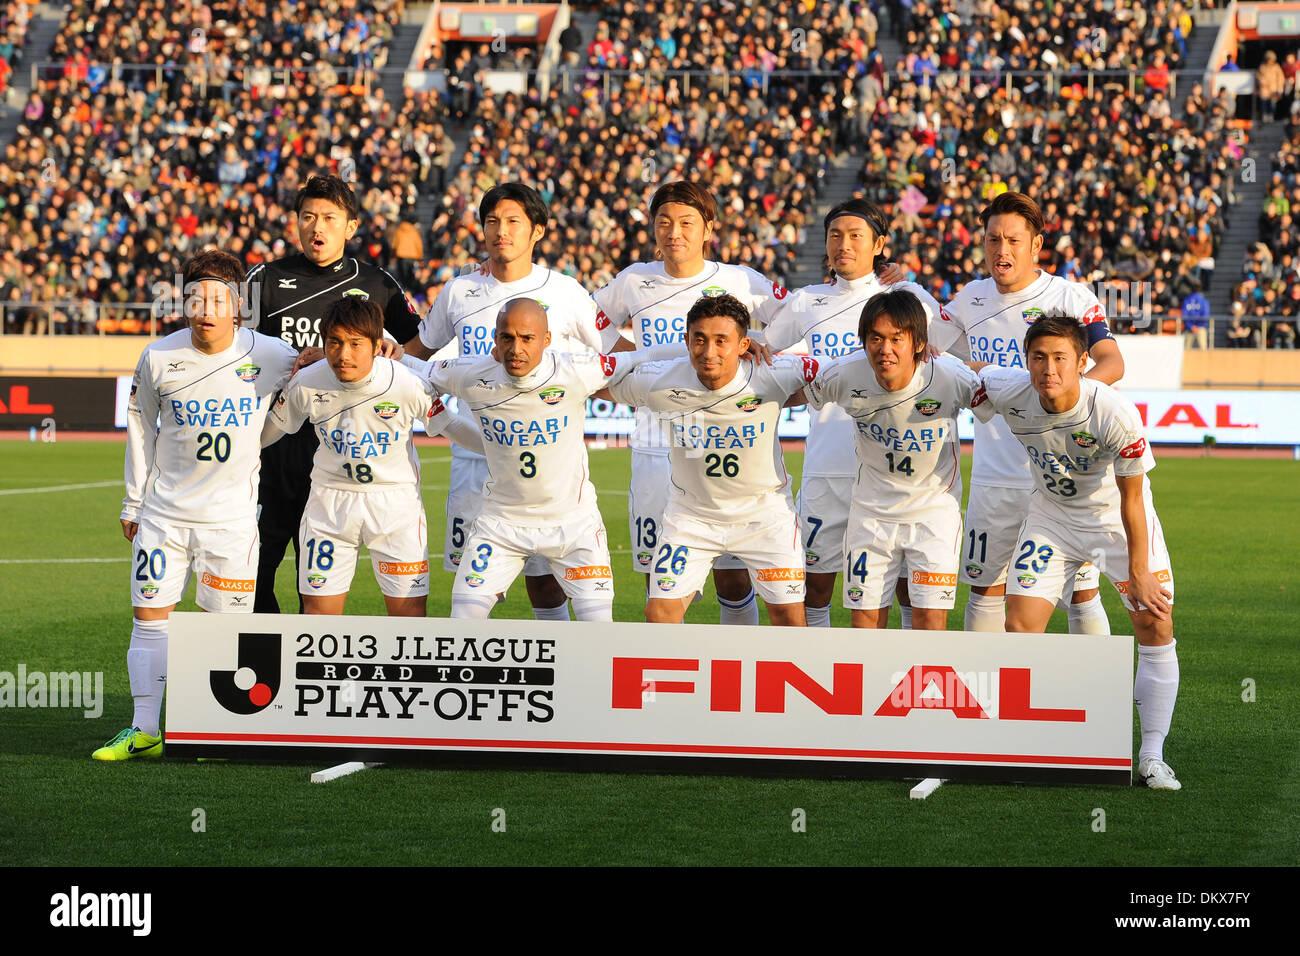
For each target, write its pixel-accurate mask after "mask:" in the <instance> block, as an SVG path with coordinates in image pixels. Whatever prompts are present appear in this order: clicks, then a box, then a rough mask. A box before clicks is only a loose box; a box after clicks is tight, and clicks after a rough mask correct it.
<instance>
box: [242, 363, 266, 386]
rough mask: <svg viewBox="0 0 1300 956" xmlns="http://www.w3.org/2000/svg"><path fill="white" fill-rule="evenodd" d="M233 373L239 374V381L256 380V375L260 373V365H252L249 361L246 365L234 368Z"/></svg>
mask: <svg viewBox="0 0 1300 956" xmlns="http://www.w3.org/2000/svg"><path fill="white" fill-rule="evenodd" d="M235 374H236V375H238V376H239V380H240V381H241V382H256V381H257V376H259V375H261V374H262V366H260V365H253V364H251V363H250V364H248V365H241V366H239V368H237V369H235Z"/></svg>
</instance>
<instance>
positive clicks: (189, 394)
mask: <svg viewBox="0 0 1300 956" xmlns="http://www.w3.org/2000/svg"><path fill="white" fill-rule="evenodd" d="M297 357H298V356H297V353H296V352H295V351H294V350H293V349H292V348H290V347H289V346H288V345H286V344H285V343H283V342H281V341H279V340H278V339H273V338H271V337H270V336H267V335H261V334H259V333H257V332H254V331H252V330H251V329H236V330H235V340H234V343H233V344H232V345H231V346H230V348H228V349H226V350H225V351H224V352H221V353H219V354H217V355H207V354H205V353H203V352H200V351H199V350H198V349H196V348H195V347H194V346H193V344H192V342H191V339H190V330H189V329H181V330H180V331H179V332H173V333H172V334H171V335H168V336H166V337H165V338H162V339H159V340H158V341H157V342H153V343H151V344H150V345H149V346H147V347H146V348H145V350H144V352H143V353H141V355H140V361H139V363H138V364H137V365H136V367H135V378H134V379H133V380H132V382H131V398H130V401H129V402H128V404H127V416H126V497H125V498H124V499H123V500H122V519H123V520H124V521H137V522H138V521H139V520H140V519H141V517H142V516H143V517H148V518H151V519H153V520H155V521H159V520H161V521H164V522H167V523H170V524H175V525H184V526H196V527H197V526H206V525H217V526H222V527H227V528H228V527H232V526H233V525H235V524H236V523H238V522H241V521H246V520H247V521H252V520H255V519H256V515H257V475H258V472H259V471H260V470H261V467H262V459H261V453H262V444H261V437H262V424H263V422H264V421H265V420H266V414H267V411H268V410H269V409H270V407H271V399H272V397H273V396H274V395H275V393H276V391H277V390H279V388H280V387H281V385H283V383H284V380H285V379H286V378H288V376H289V372H290V371H291V370H292V369H293V363H294V361H295V360H296V359H297ZM155 422H157V423H158V424H157V425H155Z"/></svg>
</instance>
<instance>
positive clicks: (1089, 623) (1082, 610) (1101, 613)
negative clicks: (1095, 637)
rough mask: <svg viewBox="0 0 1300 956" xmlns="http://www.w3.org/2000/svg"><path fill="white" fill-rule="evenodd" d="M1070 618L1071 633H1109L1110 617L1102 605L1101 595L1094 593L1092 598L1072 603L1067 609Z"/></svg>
mask: <svg viewBox="0 0 1300 956" xmlns="http://www.w3.org/2000/svg"><path fill="white" fill-rule="evenodd" d="M1066 616H1067V617H1068V618H1069V619H1070V633H1071V634H1109V633H1110V618H1108V617H1107V616H1106V609H1105V608H1104V607H1102V606H1101V595H1100V594H1094V595H1093V596H1092V599H1091V600H1089V601H1084V602H1083V603H1082V604H1071V605H1070V606H1069V607H1068V608H1067V609H1066Z"/></svg>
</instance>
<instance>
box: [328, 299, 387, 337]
mask: <svg viewBox="0 0 1300 956" xmlns="http://www.w3.org/2000/svg"><path fill="white" fill-rule="evenodd" d="M335 329H346V330H348V331H349V332H356V333H357V334H358V335H364V336H365V337H366V338H368V339H370V340H371V341H372V342H378V341H379V340H380V339H382V338H383V337H384V313H383V312H382V311H381V310H380V308H379V304H378V303H377V302H375V301H374V300H373V299H371V298H370V296H368V295H367V296H359V295H345V296H344V297H343V298H341V299H339V300H338V301H336V302H331V303H330V304H329V306H328V307H327V308H326V309H325V315H324V317H323V318H322V319H321V320H320V337H321V340H322V341H324V340H325V339H326V338H328V337H329V334H330V333H331V332H333V331H334V330H335Z"/></svg>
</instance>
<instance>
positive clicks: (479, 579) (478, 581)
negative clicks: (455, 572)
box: [465, 571, 483, 588]
mask: <svg viewBox="0 0 1300 956" xmlns="http://www.w3.org/2000/svg"><path fill="white" fill-rule="evenodd" d="M465 583H466V584H468V585H469V586H470V587H472V588H479V587H482V586H483V575H481V574H475V573H474V572H473V571H471V572H470V573H469V574H467V575H465Z"/></svg>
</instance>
